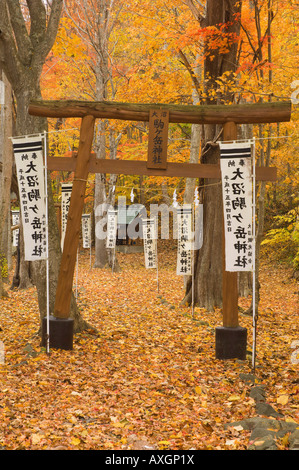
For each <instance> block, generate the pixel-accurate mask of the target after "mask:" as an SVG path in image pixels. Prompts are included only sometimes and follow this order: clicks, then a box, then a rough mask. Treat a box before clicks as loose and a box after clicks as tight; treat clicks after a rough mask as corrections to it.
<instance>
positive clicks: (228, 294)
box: [29, 100, 292, 359]
mask: <svg viewBox="0 0 299 470" xmlns="http://www.w3.org/2000/svg"><path fill="white" fill-rule="evenodd" d="M291 109H292V105H291V101H284V102H271V103H260V104H245V105H244V104H243V105H219V106H218V105H206V106H198V105H195V106H193V105H190V106H188V105H167V104H129V103H117V102H89V101H56V100H53V101H35V102H32V103H31V104H30V106H29V114H31V115H33V116H40V117H48V118H81V128H80V141H79V148H78V154H77V157H71V158H68V157H52V158H51V157H49V158H48V160H47V167H48V169H49V170H50V171H51V170H65V171H66V170H67V171H74V179H73V189H72V195H71V200H70V206H69V212H68V220H67V227H66V233H65V239H64V248H63V253H62V258H61V266H60V272H59V277H58V284H57V290H56V298H55V307H54V315H53V321H54V322H55V321H56V320H57V322H58V325H62V324H63V320H70V318H69V316H70V304H71V294H72V287H73V277H74V270H75V264H76V255H77V248H78V244H79V235H80V227H81V216H82V211H83V207H84V197H85V189H86V182H87V178H88V173H89V172H92V173H110V174H133V175H149V176H161V175H162V176H166V177H169V176H176V177H189V178H213V179H220V177H221V173H220V165H215V164H194V163H171V162H167V129H168V122H172V123H191V124H222V125H223V140H224V141H233V140H237V125H238V124H258V123H274V122H287V121H290V119H291ZM157 117H158V118H159V120H160V122H163V123H164V124H163V126H161V129H162V127H163V132H164V134H163V132H161V134H160V135H161V136H163V135H164V139H165V136H166V142H165V141H164V144H163V145H162V147H163V149H164V150H163V152H162V153H163V155H162V154H161V155H159V158H153V148H152V147H151V148H150V146H151V145H153V138H151V139H149V140H150V142H149V152H148V159H147V161H129V160H127V161H126V160H110V159H96V158H95V156H94V155H93V154H92V153H91V148H92V143H93V137H94V126H95V120H96V119H97V118H99V119H120V120H128V121H148V122H149V134H152V137H153V132H154V127H155V125H154V119H156V118H157ZM156 131H157V129H156ZM165 147H166V152H165ZM156 156H157V154H156ZM276 179H277V175H276V168H274V167H272V168H265V167H257V168H256V180H257V181H275V180H276ZM223 256H225V254H224V255H223ZM222 289H223V309H222V312H223V328H224V332H225V331H226V330H227V332H228V333H229V334H228V342H231V341H232V338H235V336H233V337H232V336H231V334H230V332H231V331H233V332H234V331H236V332H237V331H238V329H239V321H238V285H237V273H235V272H227V271H225V269H224V271H223V286H222ZM59 328H60V327H58V334H57V337H58V339H56V340H55V338H53V336H52V331H51V329H50V346H51V343H52V347H56V348H61V349H71V348H72V344H71V345H70V344H68V345H67V346H65V345H64V340H63V338H61V334H60V333H59ZM54 331H56V326H55V327H53V333H54ZM241 333H242V332H241ZM234 340H235V339H234ZM245 341H246V339H245ZM243 342H244V341H243ZM71 343H72V340H71ZM230 347H231V348H232V351H233V352H232V354H231V355H230V356H231V357H234V355H235V357H237V358H239V359H243V352H241V353H240V352H238V351H237V352H234V351H235V347H234V345H231V346H230V344H229V345H228V348H230ZM237 349H238V348H237ZM241 350H242V351H243V350H244V345H243V346H241ZM245 350H246V344H245ZM223 358H227V357H223Z"/></svg>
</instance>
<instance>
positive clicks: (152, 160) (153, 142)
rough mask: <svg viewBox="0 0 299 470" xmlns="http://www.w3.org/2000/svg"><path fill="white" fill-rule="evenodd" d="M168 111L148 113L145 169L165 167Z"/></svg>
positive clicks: (152, 110)
mask: <svg viewBox="0 0 299 470" xmlns="http://www.w3.org/2000/svg"><path fill="white" fill-rule="evenodd" d="M168 123H169V111H166V110H163V109H162V110H161V109H151V110H150V112H149V134H148V156H147V168H160V169H161V168H162V169H166V166H167V144H168Z"/></svg>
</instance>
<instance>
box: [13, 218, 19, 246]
mask: <svg viewBox="0 0 299 470" xmlns="http://www.w3.org/2000/svg"><path fill="white" fill-rule="evenodd" d="M11 223H12V226H13V227H14V226H16V225H18V224H19V223H20V211H19V210H12V211H11ZM19 234H20V230H19V229H18V228H17V229H15V230H13V232H12V246H18V244H19Z"/></svg>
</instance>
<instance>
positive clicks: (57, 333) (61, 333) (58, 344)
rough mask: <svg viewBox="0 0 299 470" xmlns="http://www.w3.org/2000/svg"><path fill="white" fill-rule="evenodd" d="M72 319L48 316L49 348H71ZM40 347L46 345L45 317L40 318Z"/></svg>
mask: <svg viewBox="0 0 299 470" xmlns="http://www.w3.org/2000/svg"><path fill="white" fill-rule="evenodd" d="M73 332H74V320H73V319H72V318H57V317H54V316H53V315H50V316H49V347H50V349H66V350H72V349H73ZM41 346H42V347H46V346H47V317H44V318H43V320H42V342H41Z"/></svg>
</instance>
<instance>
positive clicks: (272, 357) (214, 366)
mask: <svg viewBox="0 0 299 470" xmlns="http://www.w3.org/2000/svg"><path fill="white" fill-rule="evenodd" d="M117 256H118V260H119V263H120V266H121V268H122V270H121V272H119V273H111V271H109V270H108V269H104V270H100V269H94V268H93V267H92V266H90V261H89V252H88V250H85V251H84V250H81V252H80V255H79V269H78V281H77V289H78V305H79V307H80V309H81V312H82V315H83V317H84V319H86V320H87V321H88V322H89V323H90V324H91V325H93V326H94V327H95V329H96V330H90V331H84V332H82V333H80V334H76V335H75V336H74V348H73V350H72V351H64V350H54V349H52V350H51V351H50V354H49V355H48V354H46V352H45V350H44V349H43V348H41V347H40V337H39V336H38V334H37V332H38V329H39V312H38V305H37V296H36V291H35V289H34V288H32V289H28V290H26V291H9V298H7V299H2V300H1V301H0V304H1V305H0V327H1V330H2V331H1V332H0V340H2V341H3V342H4V345H5V364H3V365H1V366H0V369H1V390H0V398H1V401H0V448H1V447H2V448H5V449H11V450H17V449H55V450H56V449H62V450H63V449H69V450H72V449H98V450H106V449H113V450H118V449H125V450H128V449H138V448H142V449H150V448H156V449H172V450H176V449H180V450H184V449H211V450H217V449H219V450H223V449H229V450H232V449H233V450H235V449H236V450H242V449H246V448H247V445H248V439H249V433H248V431H244V430H242V429H238V428H237V427H235V428H234V427H228V428H226V427H225V424H227V423H232V422H236V421H239V420H242V419H245V418H249V417H253V416H255V415H256V410H255V402H254V400H253V399H252V398H250V396H249V393H250V384H247V383H246V382H244V381H243V380H241V379H240V374H241V373H243V374H244V373H245V374H250V373H251V372H252V370H251V357H250V356H248V359H247V360H246V361H240V360H237V359H236V360H226V361H221V360H216V359H215V327H216V326H222V319H221V311H220V310H219V309H215V311H214V312H210V313H209V312H206V311H205V310H204V309H200V308H198V307H196V308H195V310H194V314H193V315H192V311H191V308H190V307H188V306H182V305H181V304H180V302H181V300H182V298H183V295H184V286H183V279H182V278H181V277H179V276H177V275H176V273H175V261H176V250H175V249H170V246H169V245H167V244H166V243H165V244H164V245H163V246H162V247H161V251H160V252H159V260H160V265H159V292H158V290H157V279H156V274H157V273H156V271H153V270H145V268H144V260H143V254H142V253H135V254H122V253H119V254H118V255H117ZM260 281H261V301H260V310H259V317H258V322H257V342H256V347H257V357H256V371H255V374H256V377H257V379H258V380H259V382H260V383H262V384H264V385H265V387H266V394H267V402H268V403H270V404H271V405H272V406H273V407H274V408H275V409H276V410H277V411H279V412H280V413H281V414H282V415H283V416H284V418H283V419H285V420H291V421H295V422H298V425H299V400H298V397H299V395H298V367H299V366H298V364H296V363H294V361H291V354H292V353H294V349H292V348H291V343H292V342H294V341H296V340H298V339H299V334H298V290H299V289H298V283H296V282H295V280H294V279H292V278H291V275H290V272H289V271H288V270H287V269H286V268H284V267H282V266H274V265H270V264H268V262H267V261H265V260H264V261H263V262H262V265H261V276H260ZM74 282H75V281H74ZM240 305H241V306H242V307H243V308H245V307H248V305H250V299H240ZM240 325H241V326H244V327H246V328H247V329H248V349H249V350H251V347H252V319H251V317H249V316H246V315H243V314H240ZM293 357H294V356H293Z"/></svg>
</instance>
